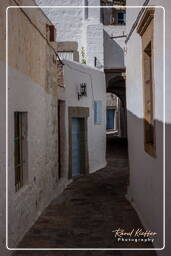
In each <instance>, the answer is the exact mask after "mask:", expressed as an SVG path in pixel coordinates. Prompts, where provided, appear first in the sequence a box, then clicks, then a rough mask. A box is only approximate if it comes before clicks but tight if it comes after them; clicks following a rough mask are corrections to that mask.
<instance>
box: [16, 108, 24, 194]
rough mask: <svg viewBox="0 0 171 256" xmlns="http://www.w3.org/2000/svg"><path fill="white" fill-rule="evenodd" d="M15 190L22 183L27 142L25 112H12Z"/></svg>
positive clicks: (21, 185)
mask: <svg viewBox="0 0 171 256" xmlns="http://www.w3.org/2000/svg"><path fill="white" fill-rule="evenodd" d="M14 134H15V138H14V147H15V148H14V154H15V155H14V161H15V190H16V191H18V190H19V189H20V188H21V187H23V185H24V177H25V173H24V171H25V164H26V145H27V144H26V143H27V113H26V112H15V113H14Z"/></svg>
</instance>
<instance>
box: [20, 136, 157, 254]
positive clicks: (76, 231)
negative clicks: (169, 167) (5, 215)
mask: <svg viewBox="0 0 171 256" xmlns="http://www.w3.org/2000/svg"><path fill="white" fill-rule="evenodd" d="M97 146H98V145H97ZM107 161H108V165H107V167H106V168H104V169H102V170H99V171H97V172H96V173H93V174H91V175H87V176H81V177H79V178H77V179H75V180H74V182H73V183H71V184H70V185H69V186H68V187H67V188H66V189H65V191H64V192H63V193H62V194H61V195H60V196H59V197H58V198H56V199H55V200H54V201H53V202H51V203H50V205H49V206H48V207H47V208H46V209H45V211H44V212H43V213H42V215H41V216H40V218H39V219H38V220H37V222H36V223H35V224H34V225H33V227H32V228H31V229H30V230H29V232H28V233H27V234H26V235H25V237H24V239H23V241H22V242H21V243H20V245H19V247H20V248H121V247H122V248H123V247H128V248H131V247H138V248H141V247H143V248H145V247H151V246H152V245H151V244H148V243H131V242H127V243H126V242H118V241H116V239H115V238H114V233H112V230H114V229H117V228H119V227H120V228H124V229H125V230H132V229H133V228H134V229H137V228H142V225H141V223H140V220H139V218H138V216H137V214H136V212H135V210H134V209H133V208H132V206H131V205H130V204H129V202H128V201H127V200H126V198H125V194H126V191H127V185H128V178H129V171H128V157H127V144H126V141H124V140H121V139H120V140H119V139H113V138H111V139H110V140H109V141H108V150H107ZM15 255H17V256H18V255H20V256H51V255H52V256H57V255H59V256H70V255H71V256H72V255H74V256H77V255H78V256H79V255H81V256H84V255H90V256H91V255H97V256H105V255H109V256H110V255H116V256H135V255H136V256H155V255H156V254H155V252H154V251H149V250H148V251H145V250H143V251H128V250H126V251H119V250H117V251H111V250H110V251H95V250H91V251H66V250H65V251H18V252H17V253H15Z"/></svg>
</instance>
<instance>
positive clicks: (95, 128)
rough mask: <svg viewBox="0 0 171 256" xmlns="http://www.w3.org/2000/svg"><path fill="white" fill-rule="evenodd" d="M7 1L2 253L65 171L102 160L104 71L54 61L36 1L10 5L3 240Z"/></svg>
mask: <svg viewBox="0 0 171 256" xmlns="http://www.w3.org/2000/svg"><path fill="white" fill-rule="evenodd" d="M17 3H18V2H17ZM10 4H11V1H6V0H4V1H1V4H0V5H1V8H0V20H1V24H2V33H1V35H0V42H1V44H0V48H1V51H0V66H1V69H0V78H1V81H2V84H1V85H2V88H1V89H2V93H1V95H0V96H1V101H0V103H1V112H0V114H1V115H0V118H1V122H0V125H1V129H0V130H1V137H2V143H1V148H0V163H1V171H2V172H1V177H0V182H1V186H0V193H1V195H2V196H1V200H0V216H1V220H0V230H1V234H0V248H1V249H0V255H2V256H4V255H5V256H6V255H8V254H10V251H7V250H6V249H5V245H6V243H7V246H8V247H9V248H16V247H17V244H18V243H19V241H20V240H21V239H22V237H23V236H24V234H25V233H26V232H27V231H28V229H29V228H30V227H31V226H32V224H33V223H34V222H35V221H36V219H37V218H38V217H39V216H40V214H41V213H42V211H43V210H44V209H45V207H46V206H47V205H48V204H49V203H50V202H51V200H52V199H54V198H55V197H57V196H58V195H59V194H60V193H61V192H62V191H63V190H64V188H65V187H66V186H67V185H68V184H69V183H70V182H71V181H72V178H74V177H75V176H78V175H81V174H87V173H91V172H94V171H96V170H98V169H100V168H103V167H104V166H105V165H106V160H105V153H106V139H105V132H106V127H105V123H106V115H105V111H106V87H105V76H104V72H102V71H100V70H98V69H96V68H91V67H88V66H86V65H82V64H80V63H78V62H70V61H64V63H63V64H64V65H62V63H61V62H60V61H59V60H57V56H56V55H57V49H58V47H59V45H58V44H57V43H56V42H55V41H54V40H52V38H53V36H54V33H53V32H54V29H53V28H54V26H53V24H52V23H51V22H50V21H49V20H48V18H47V17H46V16H45V15H44V14H43V13H42V11H41V10H40V8H36V9H29V8H28V9H24V10H21V9H17V8H15V9H14V8H10V9H9V13H8V14H9V16H8V17H9V43H8V54H9V59H8V228H7V229H8V241H6V237H5V235H6V233H5V224H6V222H5V216H6V211H5V210H6V209H5V192H6V191H5V178H6V176H5V174H6V173H5V170H6V164H5V155H6V146H5V134H6V130H5V129H6V125H5V124H6V123H5V103H6V102H5V99H6V97H5V96H6V90H5V84H6V78H5V10H6V7H8V6H9V5H10ZM20 4H21V5H28V4H32V5H35V3H34V1H31V2H30V0H29V2H28V1H27V0H21V1H20ZM13 5H14V6H16V2H13ZM26 31H27V33H26ZM64 31H65V29H64ZM61 47H62V46H61ZM74 47H75V45H74ZM63 75H64V77H63ZM63 78H64V81H63Z"/></svg>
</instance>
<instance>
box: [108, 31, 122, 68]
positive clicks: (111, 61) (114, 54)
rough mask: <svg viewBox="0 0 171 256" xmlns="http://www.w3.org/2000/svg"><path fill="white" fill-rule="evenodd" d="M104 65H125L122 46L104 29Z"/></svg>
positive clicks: (120, 66) (114, 66) (113, 66)
mask: <svg viewBox="0 0 171 256" xmlns="http://www.w3.org/2000/svg"><path fill="white" fill-rule="evenodd" d="M122 40H123V39H122ZM104 66H105V68H118V67H119V68H122V67H123V68H124V67H125V60H124V51H123V49H122V47H121V46H120V45H119V44H118V43H117V42H116V41H115V40H114V39H111V38H110V36H109V34H108V33H107V32H106V31H104Z"/></svg>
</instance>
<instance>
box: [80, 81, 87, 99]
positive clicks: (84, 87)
mask: <svg viewBox="0 0 171 256" xmlns="http://www.w3.org/2000/svg"><path fill="white" fill-rule="evenodd" d="M83 96H87V84H86V83H81V84H80V88H79V91H78V99H80V98H81V97H83Z"/></svg>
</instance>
